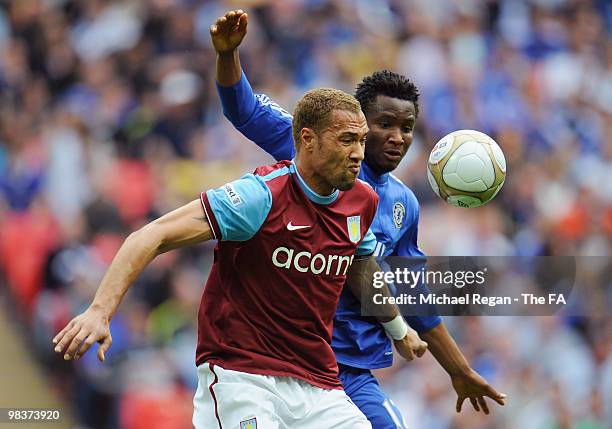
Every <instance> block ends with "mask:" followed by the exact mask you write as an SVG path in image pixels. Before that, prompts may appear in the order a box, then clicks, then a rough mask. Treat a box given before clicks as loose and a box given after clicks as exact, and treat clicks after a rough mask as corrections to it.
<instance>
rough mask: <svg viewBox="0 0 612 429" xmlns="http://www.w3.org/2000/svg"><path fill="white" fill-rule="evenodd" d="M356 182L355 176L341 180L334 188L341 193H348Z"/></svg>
mask: <svg viewBox="0 0 612 429" xmlns="http://www.w3.org/2000/svg"><path fill="white" fill-rule="evenodd" d="M356 180H357V176H352V175H351V177H346V178H344V179H343V180H340V181H339V183H337V184H336V188H337V189H340V190H341V191H348V190H349V189H351V188H352V187H353V186H355V181H356Z"/></svg>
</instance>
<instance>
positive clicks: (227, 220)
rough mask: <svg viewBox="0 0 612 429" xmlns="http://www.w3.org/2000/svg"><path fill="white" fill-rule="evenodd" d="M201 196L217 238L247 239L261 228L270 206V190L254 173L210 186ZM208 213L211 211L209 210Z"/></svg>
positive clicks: (223, 239)
mask: <svg viewBox="0 0 612 429" xmlns="http://www.w3.org/2000/svg"><path fill="white" fill-rule="evenodd" d="M205 195H206V197H205V198H204V196H203V198H202V201H203V203H204V208H205V209H206V212H207V213H206V214H207V217H208V218H209V220H210V224H211V227H212V229H213V232H214V233H215V237H216V238H217V239H218V240H221V241H247V240H249V239H251V238H252V237H253V236H254V235H255V234H256V233H257V231H259V229H260V228H261V225H263V223H264V221H265V220H266V217H267V216H268V213H270V209H271V208H272V193H271V192H270V189H269V188H268V186H267V185H266V183H265V182H264V181H263V180H262V179H261V177H259V176H256V175H254V174H247V175H245V176H243V177H242V178H240V179H238V180H235V181H233V182H230V183H227V184H225V185H223V186H221V187H220V188H217V189H210V190H208V191H206V193H205ZM209 211H210V212H212V213H209Z"/></svg>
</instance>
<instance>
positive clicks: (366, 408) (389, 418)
mask: <svg viewBox="0 0 612 429" xmlns="http://www.w3.org/2000/svg"><path fill="white" fill-rule="evenodd" d="M338 366H339V367H340V381H341V382H342V384H343V385H344V391H345V392H346V394H347V395H348V396H349V397H350V398H351V400H352V401H353V402H354V403H355V405H357V407H359V409H360V410H361V412H362V413H363V414H365V416H366V417H367V418H368V420H369V421H370V423H372V428H373V429H407V427H406V423H405V421H404V418H403V417H402V415H401V413H400V411H399V410H398V409H397V407H396V406H395V404H394V403H393V401H391V399H390V398H389V397H388V396H387V394H386V393H385V392H383V390H382V389H381V387H380V385H379V384H378V381H377V380H376V378H375V377H374V376H373V375H372V373H371V372H370V371H369V370H367V369H360V368H353V367H350V366H345V365H341V364H338Z"/></svg>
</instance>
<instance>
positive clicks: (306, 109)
mask: <svg viewBox="0 0 612 429" xmlns="http://www.w3.org/2000/svg"><path fill="white" fill-rule="evenodd" d="M334 110H347V111H349V112H353V113H358V112H360V111H361V108H360V106H359V103H358V102H357V100H355V98H354V97H353V96H352V95H350V94H347V93H346V92H344V91H340V90H337V89H332V88H317V89H313V90H311V91H308V92H307V93H306V94H304V96H303V97H302V98H300V100H299V101H298V103H297V106H296V107H295V110H294V111H293V140H294V141H295V147H296V149H298V148H299V147H300V143H301V137H300V132H301V131H302V128H311V129H313V130H314V131H315V132H316V133H317V134H320V133H321V132H323V131H324V130H325V129H327V128H329V126H330V125H331V120H332V113H333V111H334Z"/></svg>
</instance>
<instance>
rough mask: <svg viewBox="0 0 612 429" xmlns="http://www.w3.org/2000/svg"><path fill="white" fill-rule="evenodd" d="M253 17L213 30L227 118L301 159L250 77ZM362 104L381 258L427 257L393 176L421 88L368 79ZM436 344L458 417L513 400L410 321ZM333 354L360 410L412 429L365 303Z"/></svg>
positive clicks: (438, 327)
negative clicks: (245, 49) (247, 51)
mask: <svg viewBox="0 0 612 429" xmlns="http://www.w3.org/2000/svg"><path fill="white" fill-rule="evenodd" d="M247 22H248V17H247V14H246V13H244V12H243V11H242V10H236V11H230V12H228V13H226V14H225V15H224V16H223V17H220V18H219V19H217V21H216V22H215V23H214V24H213V25H212V26H211V29H210V33H211V38H212V42H213V46H214V48H215V50H216V51H217V74H216V79H217V89H218V92H219V96H220V97H221V102H222V104H223V112H224V113H225V116H226V117H227V118H228V119H229V120H230V121H231V122H232V124H233V125H234V126H235V127H236V129H238V130H239V131H240V132H241V133H242V134H244V135H245V136H246V137H247V138H248V139H250V140H252V141H253V142H255V143H256V144H257V145H258V146H259V147H261V148H262V149H264V150H265V151H266V152H268V153H269V154H271V155H272V156H273V157H274V158H276V159H291V158H293V156H294V155H295V149H294V143H293V136H292V133H291V121H292V118H291V115H290V114H289V113H288V112H286V111H285V110H283V109H282V108H281V107H280V106H278V105H277V104H276V103H274V102H273V101H271V100H270V99H269V98H268V97H267V96H266V95H263V94H254V93H253V90H252V89H251V86H250V85H249V82H248V81H247V79H246V76H245V75H244V73H243V72H242V68H241V65H240V57H239V55H238V46H239V45H240V43H241V42H242V39H243V38H244V36H245V35H246V32H247ZM355 97H356V98H357V99H358V100H359V102H360V103H361V108H362V110H363V112H364V114H365V115H366V119H367V122H368V127H369V129H370V132H369V134H368V138H367V142H366V147H365V159H364V162H363V164H362V168H361V171H360V173H359V177H360V178H361V179H362V180H364V181H365V182H367V183H369V184H370V185H371V186H372V188H373V189H374V190H375V191H376V193H377V194H378V196H379V197H380V202H379V206H378V212H377V215H376V218H375V220H374V223H373V224H372V231H373V232H374V235H375V236H376V239H377V245H376V254H377V256H413V257H422V256H423V253H422V252H421V250H420V249H419V247H418V245H417V226H418V221H419V204H418V201H417V199H416V197H415V196H414V194H413V193H412V191H411V190H410V189H409V188H408V187H407V186H406V185H404V184H403V183H402V182H401V181H400V180H399V179H397V178H396V177H395V176H393V175H392V174H391V173H390V172H391V171H393V170H394V169H395V168H396V167H397V166H398V164H399V163H400V161H401V160H402V159H403V157H404V155H405V154H406V151H407V150H408V148H409V147H410V144H411V143H412V132H413V129H414V126H415V122H416V119H417V116H418V91H417V88H416V87H415V86H414V85H413V84H412V83H411V82H410V81H409V80H408V79H406V78H405V77H404V76H401V75H398V74H396V73H392V72H389V71H382V72H376V73H374V74H372V75H371V76H367V77H365V78H364V79H363V81H362V82H361V83H360V84H359V85H358V87H357V92H356V94H355ZM407 320H408V322H409V324H410V325H411V326H412V327H413V328H415V329H416V330H417V332H418V333H419V335H420V336H421V338H423V339H424V340H425V341H426V342H427V343H428V344H429V350H430V351H431V352H432V354H433V355H434V357H435V358H436V360H438V362H439V363H440V364H441V365H442V367H443V368H444V369H445V370H446V371H447V372H448V374H449V375H450V377H451V382H452V385H453V387H454V389H455V391H456V392H457V404H456V410H457V412H459V411H461V407H462V404H463V402H464V400H465V399H466V398H469V399H470V402H471V403H472V406H473V407H474V409H476V410H477V411H478V410H480V409H481V410H482V411H483V412H484V413H486V414H488V413H489V409H488V406H487V403H486V402H485V400H484V397H485V396H488V397H490V398H492V399H493V400H495V401H496V402H497V403H499V404H500V405H503V404H504V402H505V398H506V395H504V394H501V393H499V392H497V391H496V390H495V389H494V388H493V387H491V386H490V385H489V384H488V383H487V382H486V380H484V379H483V378H482V377H481V376H480V375H479V374H478V373H477V372H476V371H474V370H473V369H472V368H471V367H470V365H469V364H468V362H467V360H466V359H465V357H464V356H463V354H462V353H461V351H460V350H459V348H458V347H457V344H456V343H455V342H454V341H453V339H452V337H451V336H450V334H449V333H448V331H447V329H446V327H445V325H444V323H443V321H442V319H441V318H440V317H437V316H433V317H407ZM332 346H333V349H334V351H335V353H336V358H337V360H338V363H339V367H340V379H341V381H342V383H343V385H344V389H345V391H346V392H347V394H348V395H349V396H350V397H351V399H352V400H353V402H355V404H357V406H358V407H359V408H360V409H361V410H362V411H363V412H364V414H365V415H366V416H367V417H368V419H369V420H370V421H371V422H372V425H373V426H374V427H375V428H376V429H387V428H389V429H396V428H398V427H401V428H403V427H405V423H404V420H403V418H402V416H401V415H400V413H399V411H398V409H397V407H395V405H394V404H393V402H392V401H391V400H390V399H389V398H388V397H387V395H386V394H385V393H384V392H383V391H382V390H381V388H380V386H379V385H378V382H377V381H376V379H375V378H374V376H373V375H372V374H371V372H370V370H372V369H376V368H384V367H388V366H391V363H392V355H393V353H392V350H391V345H390V342H389V339H388V338H387V336H386V335H385V331H384V330H383V328H382V327H381V325H380V324H379V323H377V321H376V320H375V319H372V318H367V317H362V316H361V309H360V306H359V303H358V302H357V300H356V299H355V298H354V297H353V296H352V295H351V294H349V293H346V292H343V294H342V296H341V298H340V303H339V305H338V309H337V313H336V317H335V320H334V333H333V343H332Z"/></svg>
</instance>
